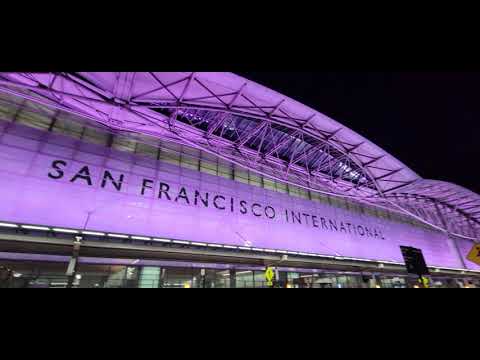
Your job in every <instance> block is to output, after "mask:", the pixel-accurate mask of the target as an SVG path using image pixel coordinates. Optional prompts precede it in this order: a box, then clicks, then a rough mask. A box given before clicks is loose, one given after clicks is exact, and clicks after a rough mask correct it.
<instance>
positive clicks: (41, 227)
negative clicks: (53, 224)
mask: <svg viewBox="0 0 480 360" xmlns="http://www.w3.org/2000/svg"><path fill="white" fill-rule="evenodd" d="M22 228H23V229H28V230H42V231H50V228H48V227H43V226H32V225H22Z"/></svg>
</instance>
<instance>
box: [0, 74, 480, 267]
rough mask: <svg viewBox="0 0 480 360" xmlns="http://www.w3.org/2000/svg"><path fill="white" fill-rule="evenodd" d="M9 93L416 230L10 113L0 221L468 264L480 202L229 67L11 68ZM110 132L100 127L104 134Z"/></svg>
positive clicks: (0, 86)
mask: <svg viewBox="0 0 480 360" xmlns="http://www.w3.org/2000/svg"><path fill="white" fill-rule="evenodd" d="M1 79H2V80H1V81H0V91H2V92H4V93H6V94H9V95H13V96H16V97H18V98H22V99H28V100H29V101H31V102H32V103H37V104H41V105H42V106H46V107H49V108H51V109H52V111H53V110H55V111H62V112H66V113H70V114H74V115H75V116H77V117H81V118H82V119H84V120H85V121H86V122H87V124H91V125H92V126H93V125H95V126H100V127H101V128H102V129H108V130H109V131H110V132H113V133H115V134H121V135H122V136H125V137H129V136H130V137H132V138H135V139H139V138H141V139H147V140H148V141H152V140H154V139H162V140H166V141H170V142H172V143H176V144H181V145H183V146H185V147H187V148H191V149H196V150H200V151H204V152H205V153H208V154H209V155H212V156H214V157H216V158H218V159H221V160H222V161H225V162H227V163H231V164H234V165H235V166H238V167H242V168H244V169H248V170H250V171H252V172H253V173H255V174H258V175H261V176H262V177H265V178H267V179H271V180H272V181H273V180H274V181H279V182H283V183H285V184H290V185H295V186H297V187H299V188H301V189H305V190H308V191H311V192H313V193H315V192H316V193H318V194H322V195H329V196H333V197H338V198H347V199H350V200H352V201H356V202H358V203H359V204H363V205H364V206H367V207H369V208H371V209H375V208H378V209H379V210H381V211H383V210H385V209H387V210H388V211H391V212H395V213H398V214H402V216H407V217H411V218H412V219H414V220H415V221H417V222H418V223H419V224H423V226H413V225H411V224H408V223H404V222H400V221H396V220H395V219H390V218H385V217H380V216H375V215H374V214H372V213H367V212H363V211H358V210H353V209H346V208H342V207H339V206H336V205H335V204H330V203H328V202H327V201H323V202H322V201H311V200H308V199H302V198H298V197H293V196H290V195H288V194H283V193H280V192H276V191H271V190H268V189H266V188H262V187H258V186H252V185H249V184H244V183H242V182H239V181H235V180H234V179H228V178H226V177H221V176H216V175H213V174H208V173H205V172H200V171H196V170H195V169H188V168H185V167H181V166H178V165H174V164H170V163H167V162H165V161H161V159H158V158H157V159H155V158H152V157H148V156H142V155H140V154H132V153H127V152H124V151H121V150H115V149H112V148H110V147H107V146H104V145H96V144H93V143H91V142H88V141H83V140H78V139H75V138H73V137H70V136H67V135H62V134H58V133H53V132H51V131H48V130H45V129H44V130H41V129H33V128H31V127H28V126H25V125H21V124H14V123H10V122H7V121H1V120H0V199H1V202H0V221H3V222H11V223H21V224H36V225H48V226H50V227H59V228H70V229H80V230H88V231H97V232H104V233H118V234H130V235H134V236H138V237H142V236H143V237H151V238H168V239H177V240H185V241H188V242H201V243H208V244H221V245H227V246H232V247H237V248H238V247H245V248H252V249H255V248H259V249H262V250H263V251H269V250H277V251H278V250H280V251H290V252H301V253H307V254H319V255H324V256H331V257H337V258H338V257H340V258H342V257H348V258H352V259H362V260H375V261H384V262H396V263H401V262H402V261H403V260H402V256H401V252H400V248H399V246H400V245H408V246H413V247H417V248H421V249H422V251H423V253H424V256H425V258H426V261H427V263H428V264H429V265H431V266H439V267H445V268H456V269H462V268H468V269H474V270H477V269H480V267H477V266H475V265H474V264H472V263H466V262H465V261H464V260H463V259H465V256H466V254H467V253H468V251H469V250H470V248H471V246H472V244H473V242H474V241H476V238H477V231H478V224H479V223H478V219H477V217H476V214H479V215H480V213H479V212H477V211H476V210H477V207H480V200H479V199H480V198H479V196H478V195H477V194H474V193H472V192H470V191H468V190H466V189H463V188H461V187H459V186H456V185H453V184H448V183H444V182H439V181H432V180H425V179H421V178H420V177H419V176H418V175H417V174H415V173H414V172H413V171H412V170H410V169H409V168H408V167H406V166H405V165H404V164H402V163H401V162H399V161H398V160H396V159H395V158H393V157H392V156H391V155H389V154H387V153H385V152H384V151H383V150H381V149H379V148H378V147H377V146H375V145H374V144H372V143H370V142H369V141H368V140H366V139H364V138H362V137H361V136H360V135H358V134H356V133H354V132H353V131H352V130H350V129H347V128H345V127H343V126H342V125H340V124H338V123H337V122H335V121H334V120H332V119H329V118H327V117H326V116H324V115H322V114H320V113H318V112H316V111H314V110H312V109H309V108H307V107H305V106H303V105H302V104H299V103H297V102H295V101H294V100H291V99H288V98H286V97H284V96H282V95H280V94H278V93H276V92H274V91H272V90H269V89H266V88H264V87H262V86H260V85H258V84H255V83H252V82H250V81H248V80H246V79H243V78H240V77H238V76H235V75H233V74H224V73H198V74H195V73H194V74H190V73H189V74H182V73H119V74H115V73H81V74H63V73H62V74H2V76H1ZM102 131H103V130H102Z"/></svg>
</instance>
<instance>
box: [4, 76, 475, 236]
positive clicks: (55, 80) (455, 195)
mask: <svg viewBox="0 0 480 360" xmlns="http://www.w3.org/2000/svg"><path fill="white" fill-rule="evenodd" d="M0 91H2V92H5V93H9V94H13V95H16V96H19V97H22V98H25V99H28V100H31V101H34V102H37V103H41V104H43V105H47V106H49V107H52V108H56V109H59V110H63V111H66V112H70V113H74V114H76V115H79V116H81V117H82V118H85V119H88V120H90V121H91V122H93V124H101V125H102V126H104V127H107V128H108V129H110V130H111V131H114V132H116V133H120V134H122V135H129V134H131V135H138V134H140V135H143V136H148V137H152V138H160V139H164V140H169V141H172V142H175V143H178V144H182V145H187V146H191V147H194V148H197V149H200V150H203V151H206V152H208V153H211V154H213V155H215V156H217V157H219V158H222V159H224V160H227V161H229V162H231V163H234V164H237V165H239V166H242V167H244V168H247V169H249V170H251V171H254V172H256V173H259V174H261V175H263V176H266V177H268V178H271V179H275V180H278V181H282V182H285V183H289V184H294V185H296V186H300V187H302V188H305V189H308V190H311V191H316V192H320V193H325V194H331V195H335V196H341V197H349V198H354V199H356V200H358V201H360V202H364V203H368V204H370V205H375V206H380V207H386V208H388V209H390V210H393V211H399V212H402V213H405V214H408V215H409V216H412V217H414V218H416V219H417V220H419V221H422V222H424V223H426V224H428V225H430V226H432V227H434V228H436V229H439V230H442V231H445V232H447V233H448V234H452V235H455V236H461V237H465V238H469V239H473V240H476V238H477V232H478V230H479V228H480V196H479V195H477V194H475V193H473V192H471V191H469V190H467V189H464V188H462V187H460V186H457V185H454V184H450V183H446V182H441V181H435V180H426V179H422V178H420V177H419V176H418V175H417V174H416V173H415V172H413V171H412V170H411V169H409V168H408V167H407V166H405V165H404V164H402V163H401V162H400V161H399V160H397V159H395V158H394V157H393V156H391V155H389V154H388V153H386V152H385V151H383V150H382V149H380V148H379V147H377V146H376V145H374V144H373V143H371V142H370V141H368V140H367V139H365V138H363V137H362V136H360V135H359V134H357V133H355V132H354V131H352V130H350V129H348V128H347V127H345V126H342V125H341V124H340V123H338V122H336V121H334V120H332V119H330V118H328V117H327V116H325V115H323V114H321V113H319V112H318V111H315V110H313V109H311V108H309V107H307V106H305V105H303V104H300V103H298V102H296V101H294V100H292V99H290V98H288V97H286V96H284V95H281V94H279V93H277V92H275V91H273V90H270V89H267V88H265V87H263V86H261V85H259V84H256V83H254V82H252V81H249V80H247V79H244V78H242V77H239V76H237V75H235V74H231V73H158V72H149V73H146V72H145V73H128V72H124V73H113V72H112V73H108V72H107V73H94V72H90V73H85V72H84V73H1V74H0Z"/></svg>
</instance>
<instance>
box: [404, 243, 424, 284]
mask: <svg viewBox="0 0 480 360" xmlns="http://www.w3.org/2000/svg"><path fill="white" fill-rule="evenodd" d="M400 250H401V251H402V256H403V259H404V260H405V266H406V267H407V272H408V273H410V274H415V275H418V278H419V279H418V281H419V282H420V284H421V286H422V287H424V288H428V287H429V280H428V278H426V277H425V276H424V275H430V272H429V271H428V267H427V264H426V263H425V259H424V257H423V254H422V250H420V249H416V248H413V247H409V246H400Z"/></svg>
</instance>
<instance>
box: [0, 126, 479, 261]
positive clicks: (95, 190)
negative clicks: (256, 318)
mask: <svg viewBox="0 0 480 360" xmlns="http://www.w3.org/2000/svg"><path fill="white" fill-rule="evenodd" d="M55 160H62V161H65V164H66V165H65V166H62V167H61V169H62V171H63V172H64V174H63V176H62V177H61V178H58V179H54V178H51V177H49V176H48V174H49V173H53V174H58V172H55V170H54V169H53V168H52V163H53V162H54V161H55ZM85 166H88V178H89V179H91V184H92V185H89V183H90V180H89V179H87V178H85V177H84V178H78V177H77V178H76V176H77V175H78V174H79V171H80V169H82V168H84V167H85ZM105 171H108V172H109V173H110V174H111V175H112V178H113V180H111V179H109V180H108V181H107V182H106V183H105V187H102V181H103V180H104V174H105ZM82 174H83V175H84V176H86V175H85V174H87V171H85V172H83V173H82ZM122 175H123V182H122V185H121V191H119V190H118V189H117V188H116V187H115V181H118V180H119V179H120V178H121V177H122ZM145 179H151V180H152V183H151V186H152V189H150V190H151V191H145V193H144V194H143V195H142V194H141V190H142V183H143V181H144V180H145ZM72 180H74V181H72ZM161 183H164V184H169V186H170V189H169V195H170V197H171V199H170V200H169V199H168V198H167V197H166V196H165V193H164V194H163V196H162V197H161V198H159V196H158V194H159V193H160V192H161V191H160V190H161V188H160V186H161ZM182 188H185V189H186V191H185V192H184V193H182V191H181V189H182ZM195 190H198V191H199V192H200V193H202V194H205V193H206V192H208V193H209V194H211V197H210V199H209V207H205V206H203V205H202V204H201V203H200V201H199V203H198V204H197V205H196V206H195V205H194V204H193V199H194V191H195ZM179 194H183V195H185V194H186V195H185V196H188V198H189V200H188V201H187V200H186V199H185V196H180V197H179ZM213 196H222V198H220V197H218V198H217V206H214V203H215V201H214V198H213ZM174 197H177V198H178V197H179V199H178V201H175V199H174ZM0 199H2V202H1V203H0V220H1V221H5V222H14V223H31V224H45V225H48V226H51V227H60V228H73V229H83V228H84V226H85V224H86V227H85V228H86V229H88V230H91V231H101V232H109V233H118V234H138V235H142V236H148V237H155V238H174V239H186V240H189V241H194V242H204V243H213V244H215V243H217V244H227V245H233V246H245V241H248V242H249V243H250V244H249V246H251V247H255V248H269V249H285V250H289V251H296V252H306V253H317V254H325V255H332V256H344V257H352V258H365V259H380V260H385V259H390V260H391V261H397V262H402V261H403V260H402V256H401V253H400V249H399V246H400V245H406V246H414V247H417V248H421V249H422V250H423V252H424V255H425V258H426V261H427V263H428V265H429V266H441V267H451V268H461V267H462V264H461V261H460V259H459V257H458V255H457V253H456V249H455V246H454V244H453V242H452V240H450V239H448V238H447V237H446V236H445V235H443V234H441V233H438V232H433V231H428V230H425V229H422V228H417V227H413V226H409V225H407V224H402V223H397V222H393V221H390V220H387V219H381V218H376V217H370V216H368V215H366V214H359V213H353V212H350V211H347V210H345V209H341V208H336V207H333V206H328V205H325V204H323V203H319V202H313V201H307V200H303V199H300V198H294V197H291V196H289V195H286V194H281V193H277V192H273V191H268V190H265V189H262V188H257V187H252V186H249V185H245V184H242V183H239V182H236V181H233V180H228V179H225V178H220V177H216V176H212V175H208V174H204V173H199V172H196V171H192V170H188V169H185V168H180V167H176V166H173V165H170V164H167V163H162V162H155V161H151V160H150V159H148V160H147V159H145V158H142V157H141V156H134V155H132V154H126V153H121V152H118V151H115V150H111V149H107V148H103V147H101V146H97V145H92V144H87V143H81V142H78V141H77V140H75V139H70V138H67V137H64V136H61V135H58V134H53V133H46V132H42V131H39V130H34V129H29V128H26V127H24V126H21V125H15V124H10V125H9V126H8V127H5V126H1V127H0ZM230 199H233V200H232V203H234V204H235V208H234V209H233V210H232V208H230V206H231V203H230ZM241 201H245V202H246V203H247V204H248V206H249V210H248V213H245V214H244V213H242V207H241ZM253 204H259V205H260V206H257V207H254V206H253ZM267 205H268V206H270V207H272V209H274V210H275V214H276V215H275V217H274V218H271V215H270V217H269V215H268V214H272V212H271V211H269V212H267V214H266V213H265V209H266V206H267ZM286 210H287V214H288V211H290V214H291V212H292V211H293V212H294V213H297V214H302V216H303V218H302V223H301V224H300V223H298V222H297V223H292V219H291V217H288V218H287V217H286V215H285V211H286ZM258 214H260V216H258ZM303 214H308V217H306V216H304V215H303ZM312 216H316V217H317V221H318V223H317V225H318V226H317V227H315V226H314V225H313V217H312ZM322 218H323V219H331V220H332V221H336V222H337V227H339V228H340V223H341V222H343V223H345V224H347V223H348V224H355V226H357V231H354V229H353V228H352V229H348V230H347V229H345V231H343V230H341V229H340V230H338V231H333V230H330V229H327V228H325V227H323V226H322V220H321V219H322ZM287 219H288V221H287ZM325 221H326V220H325ZM326 223H327V221H326V222H325V224H326ZM352 226H353V225H352ZM358 226H361V227H362V229H364V230H362V231H360V230H359V228H358ZM365 229H370V232H371V233H372V234H371V236H370V235H367V234H364V235H362V232H366V230H365ZM374 231H375V232H376V231H378V234H377V235H375V234H374ZM470 244H471V242H470V241H463V240H459V246H460V248H461V251H462V253H463V254H466V253H467V252H468V250H469V247H470ZM468 266H469V268H471V269H479V268H480V267H478V266H474V265H473V264H468Z"/></svg>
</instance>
